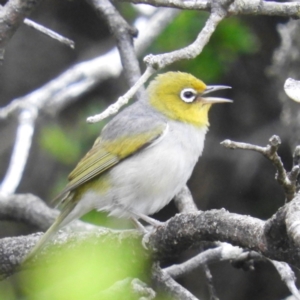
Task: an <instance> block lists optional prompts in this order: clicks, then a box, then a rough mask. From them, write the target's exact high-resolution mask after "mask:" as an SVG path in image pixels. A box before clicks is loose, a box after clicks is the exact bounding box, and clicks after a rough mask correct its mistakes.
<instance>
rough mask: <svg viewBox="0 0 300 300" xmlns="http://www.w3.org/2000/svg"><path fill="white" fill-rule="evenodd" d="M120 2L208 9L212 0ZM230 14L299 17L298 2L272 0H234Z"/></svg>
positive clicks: (299, 7) (140, 0) (299, 5)
mask: <svg viewBox="0 0 300 300" xmlns="http://www.w3.org/2000/svg"><path fill="white" fill-rule="evenodd" d="M118 1H121V2H131V3H135V4H149V5H153V6H158V7H160V6H162V7H173V8H180V9H190V10H205V11H210V10H211V6H212V2H213V1H212V0H211V1H209V0H207V1H205V0H201V1H181V0H172V1H169V0H118ZM228 12H229V14H231V15H266V16H281V17H290V18H296V19H298V18H299V17H300V4H299V2H283V3H278V2H274V1H253V0H246V1H245V0H243V1H241V0H236V1H234V2H233V3H232V4H231V5H230V7H229V9H228Z"/></svg>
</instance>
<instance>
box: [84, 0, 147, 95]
mask: <svg viewBox="0 0 300 300" xmlns="http://www.w3.org/2000/svg"><path fill="white" fill-rule="evenodd" d="M87 2H88V3H90V4H91V5H92V7H93V8H94V9H95V10H96V12H97V13H98V14H100V15H102V16H104V18H105V20H106V22H107V24H108V25H109V28H110V30H111V31H112V33H113V34H114V36H115V37H116V39H117V47H118V50H119V53H120V57H121V62H122V65H123V69H124V72H125V77H126V78H127V82H128V85H129V86H132V85H134V84H135V83H136V81H137V80H138V79H139V78H140V77H141V70H140V67H139V62H138V59H137V56H136V53H135V51H134V47H133V37H137V33H138V31H137V29H136V28H134V27H132V26H129V25H128V23H127V22H126V21H125V20H124V18H123V17H122V16H121V15H120V13H119V12H118V11H117V10H116V8H115V7H114V6H113V5H112V4H111V3H110V1H108V0H101V1H99V0H87ZM142 97H145V95H144V90H143V88H142V89H140V90H139V91H138V94H137V98H138V99H140V98H142Z"/></svg>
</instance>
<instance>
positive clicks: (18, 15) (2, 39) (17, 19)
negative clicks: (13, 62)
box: [0, 0, 42, 64]
mask: <svg viewBox="0 0 300 300" xmlns="http://www.w3.org/2000/svg"><path fill="white" fill-rule="evenodd" d="M41 2H42V0H26V1H25V0H22V1H21V0H9V1H8V2H7V3H6V4H5V5H4V6H3V7H2V9H0V64H1V63H2V61H3V59H4V52H5V46H6V44H7V42H8V41H9V40H10V38H11V37H12V36H13V34H14V33H15V32H16V30H17V29H18V27H19V26H20V25H21V24H22V23H23V21H24V19H25V18H26V17H27V16H28V15H29V14H30V13H31V12H32V11H33V10H34V9H35V8H36V7H37V5H38V4H39V3H41Z"/></svg>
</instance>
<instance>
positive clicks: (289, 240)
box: [0, 195, 300, 272]
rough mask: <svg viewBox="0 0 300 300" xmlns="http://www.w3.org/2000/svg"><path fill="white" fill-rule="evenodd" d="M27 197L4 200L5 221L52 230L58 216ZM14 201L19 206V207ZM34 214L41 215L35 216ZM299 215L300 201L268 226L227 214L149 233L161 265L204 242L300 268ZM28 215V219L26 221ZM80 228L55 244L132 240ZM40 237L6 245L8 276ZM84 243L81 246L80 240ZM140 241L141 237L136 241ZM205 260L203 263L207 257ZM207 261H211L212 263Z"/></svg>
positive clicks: (180, 220)
mask: <svg viewBox="0 0 300 300" xmlns="http://www.w3.org/2000/svg"><path fill="white" fill-rule="evenodd" d="M11 197H13V196H11ZM22 197H24V198H26V195H24V196H21V195H20V196H18V197H17V198H16V199H15V200H14V199H13V198H10V199H1V200H2V201H0V203H1V205H2V206H1V209H0V211H1V215H0V217H1V218H2V219H6V220H7V219H9V218H10V219H15V220H20V221H24V222H30V220H33V221H31V223H30V224H33V223H34V224H37V225H38V226H40V227H44V228H47V226H48V225H49V223H51V222H52V220H53V218H54V217H55V216H56V214H57V212H55V213H53V212H50V211H47V209H45V207H43V205H42V204H41V203H39V202H38V201H37V200H36V199H34V198H33V199H32V196H31V199H30V200H28V201H27V202H26V201H23V200H24V199H22ZM13 201H17V202H18V205H19V206H17V205H16V203H14V202H13ZM32 209H36V211H35V212H34V210H33V211H32ZM30 211H32V212H30ZM299 211H300V196H298V197H296V198H295V199H293V200H292V201H291V202H288V203H287V204H285V205H284V206H283V207H282V208H281V209H279V211H278V212H277V213H276V214H275V215H274V216H273V217H272V218H271V219H269V220H267V221H262V220H259V219H256V218H253V217H250V216H243V215H238V214H234V213H229V212H227V211H226V210H224V209H220V210H210V211H206V212H202V211H198V212H193V213H182V214H177V215H176V216H174V217H173V218H171V219H170V220H169V221H167V222H166V223H164V224H162V226H160V227H158V228H157V229H156V230H154V231H153V232H150V233H149V237H148V243H147V247H148V249H149V250H150V251H152V253H153V255H154V258H156V259H158V260H160V259H164V258H166V257H168V258H170V257H172V256H177V255H179V254H180V253H182V251H185V250H186V249H189V248H190V247H193V246H197V245H198V244H199V243H200V242H201V241H213V242H214V241H221V242H227V243H230V244H232V245H234V246H239V247H241V248H247V249H250V250H254V251H256V252H258V253H260V254H262V255H263V256H265V257H267V258H269V259H273V260H278V261H284V262H287V263H289V264H292V265H294V266H296V267H298V268H299V267H300V253H299V251H298V249H299V247H300V234H299V232H300V230H299V226H300V222H299V219H300V218H299V214H300V212H299ZM45 212H46V213H45ZM23 214H24V215H25V216H23ZM35 215H40V216H41V217H39V218H38V219H37V216H35ZM34 216H35V217H34ZM44 220H48V221H45V222H44V224H45V225H41V224H43V221H44ZM77 222H79V221H77ZM77 222H73V223H72V224H76V223H77ZM80 223H82V222H80ZM77 224H78V223H77ZM73 226H74V225H73ZM86 226H88V225H86ZM90 226H91V225H90ZM77 228H79V231H78V230H76V232H75V233H74V232H72V231H74V230H75V229H74V228H70V229H68V228H66V231H64V232H60V235H58V236H56V237H55V239H54V240H53V243H55V244H57V243H59V244H61V245H63V244H64V243H66V242H67V240H68V239H69V236H70V239H72V240H73V242H74V243H75V244H74V245H76V243H77V241H76V240H77V237H76V235H77V234H79V233H82V234H83V236H84V234H86V235H89V236H92V235H93V234H96V235H97V234H100V232H101V233H102V234H103V232H104V233H106V234H107V233H112V234H113V236H115V234H116V235H118V234H121V236H122V237H125V236H126V231H125V232H123V231H122V232H117V231H112V230H109V229H105V228H102V229H100V228H96V229H95V227H89V228H87V227H81V225H79V226H77ZM91 228H92V229H91ZM130 232H131V231H130ZM62 234H63V238H62ZM130 234H131V233H130ZM136 235H137V236H138V238H139V239H140V240H141V239H142V236H141V234H140V233H136ZM39 236H40V235H29V236H27V237H22V238H8V239H2V240H0V253H1V251H2V253H3V257H2V258H1V259H2V260H3V261H5V262H6V263H5V265H6V270H7V272H8V271H10V272H12V269H13V267H15V266H16V265H18V263H19V262H20V261H21V259H22V257H24V255H25V254H26V253H27V252H28V251H29V249H30V248H31V247H32V246H33V245H34V244H35V243H36V241H37V239H38V237H39ZM78 238H79V239H80V240H81V238H80V235H79V237H78ZM128 238H130V235H128ZM134 238H137V237H136V236H134ZM70 239H69V240H70ZM95 239H97V237H95ZM99 242H100V241H99ZM7 243H9V244H7ZM50 245H51V243H50ZM279 245H280V247H279ZM8 246H9V247H8ZM14 247H18V249H19V250H18V251H19V252H18V251H17V252H18V253H19V256H18V258H17V259H15V260H13V261H12V262H11V261H10V255H12V253H15V252H11V251H14ZM227 248H228V249H229V250H230V249H231V248H230V247H227ZM1 249H2V250H1ZM22 249H23V250H22ZM224 249H226V248H224V247H223V249H222V251H223V252H222V257H223V259H228V255H229V254H228V253H234V252H231V251H224ZM233 249H234V248H233ZM236 249H237V250H235V249H234V251H239V250H238V248H236ZM43 251H45V252H47V247H45V249H44V250H43ZM48 251H49V249H48ZM0 257H1V256H0ZM219 257H220V256H219ZM230 257H231V256H230ZM200 258H201V256H200ZM201 259H203V257H202V258H201ZM205 259H206V260H207V258H205ZM9 264H11V269H9V267H8V265H9ZM0 265H1V262H0Z"/></svg>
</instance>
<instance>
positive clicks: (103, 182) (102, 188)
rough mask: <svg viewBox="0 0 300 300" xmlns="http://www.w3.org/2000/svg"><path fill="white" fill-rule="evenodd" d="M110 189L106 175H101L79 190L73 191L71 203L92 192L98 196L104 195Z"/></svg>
mask: <svg viewBox="0 0 300 300" xmlns="http://www.w3.org/2000/svg"><path fill="white" fill-rule="evenodd" d="M110 188H111V184H110V181H109V175H108V174H103V173H102V174H101V176H96V177H94V178H93V179H91V180H89V181H88V182H86V183H85V184H83V185H81V186H80V188H79V189H76V190H75V191H74V197H73V201H78V200H80V199H81V198H82V197H83V195H84V194H85V193H86V192H89V191H94V192H96V193H97V194H99V196H101V195H104V194H105V193H106V192H107V191H109V190H110Z"/></svg>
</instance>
